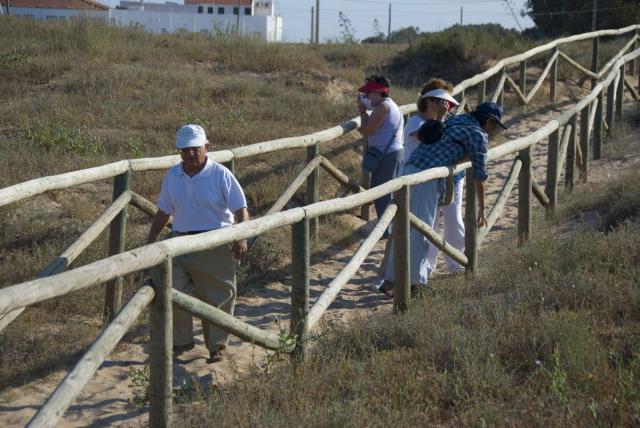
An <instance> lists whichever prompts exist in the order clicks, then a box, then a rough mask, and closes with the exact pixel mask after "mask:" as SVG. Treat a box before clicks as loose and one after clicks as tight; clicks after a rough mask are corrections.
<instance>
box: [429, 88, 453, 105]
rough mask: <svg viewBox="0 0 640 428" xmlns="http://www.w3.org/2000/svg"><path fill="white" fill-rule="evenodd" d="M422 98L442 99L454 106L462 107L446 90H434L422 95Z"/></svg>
mask: <svg viewBox="0 0 640 428" xmlns="http://www.w3.org/2000/svg"><path fill="white" fill-rule="evenodd" d="M420 98H440V99H443V100H447V101H449V102H450V103H451V104H453V105H454V106H457V105H460V103H459V102H458V101H456V99H455V98H453V97H452V96H451V95H450V94H449V92H447V90H446V89H432V90H430V91H428V92H425V93H424V94H422V95H420Z"/></svg>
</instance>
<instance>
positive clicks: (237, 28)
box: [236, 2, 240, 34]
mask: <svg viewBox="0 0 640 428" xmlns="http://www.w3.org/2000/svg"><path fill="white" fill-rule="evenodd" d="M236 9H237V10H238V15H237V16H236V34H240V2H238V7H237V8H236Z"/></svg>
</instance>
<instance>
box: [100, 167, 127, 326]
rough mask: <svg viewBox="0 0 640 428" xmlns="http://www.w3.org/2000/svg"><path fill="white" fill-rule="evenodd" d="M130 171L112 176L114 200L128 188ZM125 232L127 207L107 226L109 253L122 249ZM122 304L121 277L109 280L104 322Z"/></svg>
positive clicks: (111, 317) (107, 320)
mask: <svg viewBox="0 0 640 428" xmlns="http://www.w3.org/2000/svg"><path fill="white" fill-rule="evenodd" d="M130 181H131V171H130V170H128V171H126V172H123V173H122V174H120V175H116V176H115V177H113V198H112V200H114V201H115V200H116V199H118V198H119V197H120V195H122V194H123V193H124V192H128V191H129V188H130ZM126 232H127V207H125V208H124V209H123V210H122V211H120V213H119V214H118V215H117V216H116V217H115V218H114V219H113V220H112V221H111V225H110V227H109V255H110V256H113V255H114V254H119V253H122V252H123V251H124V248H125V241H126ZM121 306H122V278H116V279H114V280H113V281H109V282H108V283H107V285H106V289H105V302H104V323H105V325H106V324H109V323H110V322H111V321H113V319H114V318H115V316H116V314H117V313H118V311H120V307H121Z"/></svg>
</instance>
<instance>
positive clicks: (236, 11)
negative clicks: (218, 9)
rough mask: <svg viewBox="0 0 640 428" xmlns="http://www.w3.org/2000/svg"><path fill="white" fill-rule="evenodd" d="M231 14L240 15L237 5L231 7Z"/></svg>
mask: <svg viewBox="0 0 640 428" xmlns="http://www.w3.org/2000/svg"><path fill="white" fill-rule="evenodd" d="M233 14H234V15H240V8H239V7H234V8H233Z"/></svg>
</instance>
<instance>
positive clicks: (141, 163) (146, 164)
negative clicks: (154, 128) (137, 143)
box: [129, 149, 233, 171]
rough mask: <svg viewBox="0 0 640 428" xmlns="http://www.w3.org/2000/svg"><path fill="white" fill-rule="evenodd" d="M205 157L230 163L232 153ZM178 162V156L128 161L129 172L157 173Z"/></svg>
mask: <svg viewBox="0 0 640 428" xmlns="http://www.w3.org/2000/svg"><path fill="white" fill-rule="evenodd" d="M207 157H208V158H209V159H211V160H212V161H215V162H220V163H224V162H230V161H232V160H233V153H232V152H231V150H227V149H224V150H216V151H212V152H207ZM179 162H180V155H177V154H176V155H171V156H162V157H157V158H141V159H130V160H129V163H130V164H131V171H158V170H163V169H167V168H171V167H172V166H174V165H176V164H178V163H179Z"/></svg>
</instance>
